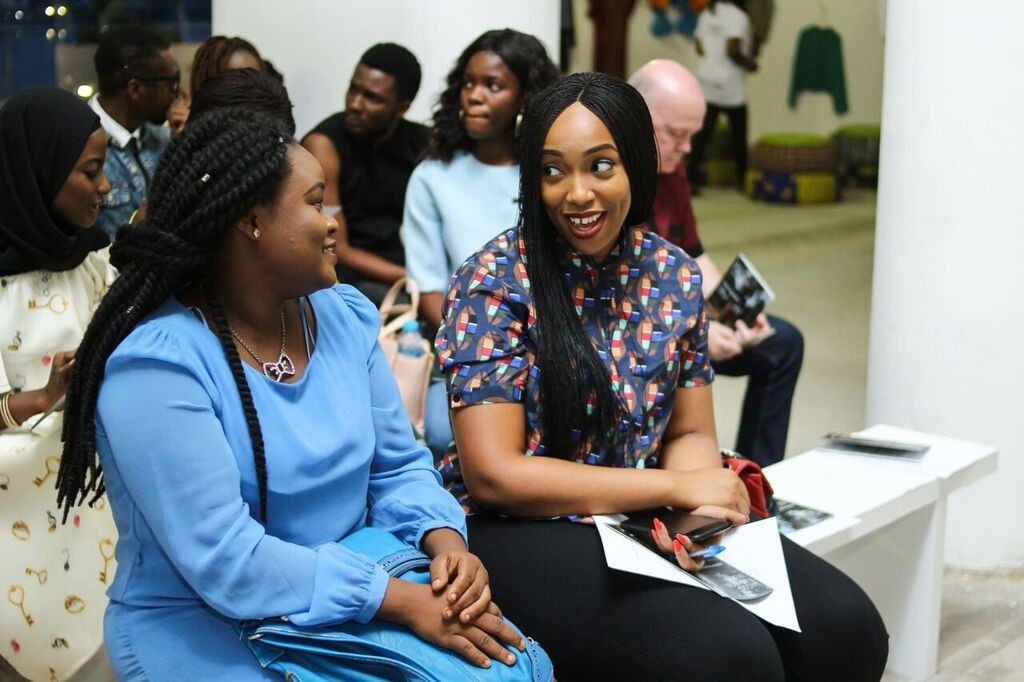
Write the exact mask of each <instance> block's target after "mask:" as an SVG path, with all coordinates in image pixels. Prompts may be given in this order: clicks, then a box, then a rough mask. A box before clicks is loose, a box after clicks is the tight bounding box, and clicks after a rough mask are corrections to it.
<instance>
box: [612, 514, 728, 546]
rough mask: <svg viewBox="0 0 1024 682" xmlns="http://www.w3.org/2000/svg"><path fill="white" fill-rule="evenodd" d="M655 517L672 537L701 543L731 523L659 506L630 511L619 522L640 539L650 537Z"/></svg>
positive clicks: (621, 526)
mask: <svg viewBox="0 0 1024 682" xmlns="http://www.w3.org/2000/svg"><path fill="white" fill-rule="evenodd" d="M655 517H657V518H658V519H659V520H660V521H661V522H662V523H664V524H665V527H666V528H667V529H668V536H669V537H670V538H674V537H675V536H676V535H677V534H678V535H685V536H686V537H688V538H690V541H691V542H697V543H701V542H704V541H705V540H709V539H711V538H712V537H714V536H716V535H718V534H719V533H722V532H725V531H727V530H729V529H730V528H732V524H731V523H729V522H728V521H725V520H723V519H715V518H712V517H710V516H700V515H699V514H691V513H690V512H688V511H683V510H679V509H669V508H667V507H659V508H657V509H645V510H643V511H637V512H630V513H629V514H627V515H626V518H625V520H624V521H622V522H621V523H620V524H619V527H620V528H622V529H623V530H624V531H626V532H627V533H630V534H631V535H633V536H634V537H637V538H640V539H650V538H651V531H652V530H653V529H654V519H655Z"/></svg>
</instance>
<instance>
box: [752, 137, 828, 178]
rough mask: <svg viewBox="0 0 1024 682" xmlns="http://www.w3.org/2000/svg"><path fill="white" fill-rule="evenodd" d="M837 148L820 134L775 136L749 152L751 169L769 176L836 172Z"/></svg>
mask: <svg viewBox="0 0 1024 682" xmlns="http://www.w3.org/2000/svg"><path fill="white" fill-rule="evenodd" d="M836 162H837V155H836V146H835V144H834V143H833V142H832V140H830V139H829V138H827V137H823V136H821V135H803V134H799V133H774V134H771V135H764V136H762V137H761V138H760V139H759V140H758V141H757V142H756V143H755V144H754V147H753V149H751V150H750V167H751V168H753V169H754V170H759V171H766V172H769V173H834V172H835V171H836Z"/></svg>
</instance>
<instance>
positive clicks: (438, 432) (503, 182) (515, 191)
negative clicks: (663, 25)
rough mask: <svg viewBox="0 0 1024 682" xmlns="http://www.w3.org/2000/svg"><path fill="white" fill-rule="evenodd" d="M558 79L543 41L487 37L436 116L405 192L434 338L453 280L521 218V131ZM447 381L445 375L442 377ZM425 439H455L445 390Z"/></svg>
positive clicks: (434, 397)
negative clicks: (525, 117) (545, 91)
mask: <svg viewBox="0 0 1024 682" xmlns="http://www.w3.org/2000/svg"><path fill="white" fill-rule="evenodd" d="M557 78H558V68H557V67H556V66H555V65H554V63H552V61H551V59H550V58H549V57H548V53H547V51H546V50H545V49H544V46H543V45H542V44H541V43H540V41H539V40H537V39H536V38H534V37H533V36H531V35H527V34H525V33H520V32H519V31H514V30H512V29H510V28H506V29H501V30H495V31H487V32H485V33H483V34H482V35H481V36H480V37H478V38H477V39H476V40H474V41H473V42H472V43H470V44H469V46H468V47H467V48H466V49H465V50H463V51H462V54H461V55H459V58H458V59H457V60H456V62H455V66H453V67H452V70H451V71H450V72H449V73H448V78H447V83H448V87H447V88H446V89H445V91H444V92H442V93H441V96H440V98H439V99H438V102H437V106H436V107H435V111H434V126H433V128H432V129H431V132H430V143H429V146H428V147H427V159H426V160H425V161H423V162H421V163H420V164H419V165H418V166H416V168H415V170H413V172H412V175H411V176H410V177H409V185H408V186H407V187H406V190H405V210H404V212H403V215H402V244H403V245H404V247H405V267H406V272H407V273H408V276H409V277H410V278H412V279H413V280H414V281H415V282H416V284H417V285H418V287H419V290H420V292H421V294H420V306H419V313H420V319H421V320H422V321H423V324H424V326H425V327H426V330H425V331H426V333H427V334H428V335H430V336H431V337H433V335H434V333H435V332H436V331H437V328H438V326H439V325H440V324H441V304H442V303H443V301H444V293H445V292H446V291H447V290H448V280H449V279H450V278H451V276H452V273H454V272H455V270H456V269H457V268H458V267H459V266H460V265H462V262H463V261H464V260H466V258H468V257H469V256H470V255H472V254H473V252H474V251H475V250H476V249H477V248H478V247H480V246H482V245H483V244H484V243H486V242H487V241H488V240H489V239H490V238H491V237H493V236H494V235H496V234H497V233H498V232H500V231H501V230H504V229H507V228H509V227H512V226H513V225H515V223H516V219H517V218H518V216H519V158H518V156H519V145H518V139H517V138H518V135H519V126H520V123H521V122H522V120H523V115H524V114H525V113H526V110H527V109H528V108H529V107H530V105H531V103H532V102H533V99H534V97H536V95H537V93H539V92H540V91H541V90H543V89H544V88H546V87H547V86H548V85H550V84H551V83H553V82H554V81H555V80H556V79H557ZM438 379H439V378H438ZM424 416H425V422H426V423H425V429H424V431H425V433H424V435H425V437H426V441H427V445H428V446H429V447H430V450H431V451H432V452H433V453H434V456H435V457H436V458H440V457H441V456H443V455H444V453H445V451H446V450H447V448H448V445H449V443H450V442H451V438H452V430H451V425H450V424H449V422H448V400H447V396H446V394H445V389H444V383H443V382H442V381H440V380H436V381H434V382H433V383H431V385H430V389H429V391H428V395H427V404H426V414H425V415H424Z"/></svg>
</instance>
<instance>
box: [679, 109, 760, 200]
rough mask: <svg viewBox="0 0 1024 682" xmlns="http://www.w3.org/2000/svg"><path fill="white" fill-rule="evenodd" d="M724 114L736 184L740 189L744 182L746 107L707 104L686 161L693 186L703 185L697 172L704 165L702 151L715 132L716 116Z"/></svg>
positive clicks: (687, 172) (703, 182) (745, 172)
mask: <svg viewBox="0 0 1024 682" xmlns="http://www.w3.org/2000/svg"><path fill="white" fill-rule="evenodd" d="M723 113H724V114H725V117H726V118H727V119H728V121H729V133H730V135H731V136H732V144H733V154H734V158H735V160H736V170H737V172H738V173H739V180H738V181H737V184H738V186H739V187H740V188H742V187H743V183H744V182H745V181H746V174H747V105H746V104H741V105H740V106H738V107H726V106H719V105H717V104H712V103H711V102H708V108H707V111H705V112H704V123H703V125H701V128H700V132H698V133H697V134H696V135H694V136H693V141H692V143H691V149H690V155H689V157H688V158H687V161H686V176H687V178H689V180H690V184H691V185H693V186H700V185H703V184H705V180H704V179H702V177H701V175H700V173H699V170H700V165H701V164H702V163H704V150H705V149H706V148H707V145H708V141H709V140H710V139H711V136H712V135H713V134H714V132H715V125H716V124H717V123H718V115H719V114H723Z"/></svg>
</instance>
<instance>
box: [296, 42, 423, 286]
mask: <svg viewBox="0 0 1024 682" xmlns="http://www.w3.org/2000/svg"><path fill="white" fill-rule="evenodd" d="M420 77H421V72H420V65H419V62H418V61H416V57H414V56H413V54H412V53H411V52H409V50H407V49H405V48H404V47H402V46H401V45H396V44H394V43H378V44H377V45H374V46H373V47H371V48H370V49H369V50H367V51H366V52H365V53H364V54H363V56H362V57H360V59H359V64H357V65H356V68H355V71H354V72H353V73H352V80H351V81H350V82H349V86H348V92H347V93H346V95H345V110H344V111H342V112H338V113H336V114H332V115H331V116H329V117H328V118H326V119H325V120H323V121H321V122H320V123H319V124H318V125H317V126H316V127H315V128H313V130H312V131H310V133H309V134H307V135H306V137H305V138H303V140H302V146H303V147H305V148H306V149H308V150H309V151H310V152H311V153H312V154H313V156H315V157H316V158H317V160H318V161H319V162H320V165H321V166H323V169H324V176H325V178H326V181H327V190H326V192H325V193H324V202H325V204H327V206H325V210H327V211H329V212H331V213H336V218H337V220H338V225H339V227H340V229H339V231H338V247H337V252H338V267H337V271H338V279H339V281H341V282H346V283H348V284H353V285H355V286H356V287H357V288H358V289H359V290H360V291H362V292H363V293H364V294H366V296H367V297H368V298H370V300H372V301H373V302H374V303H376V304H378V305H379V304H380V301H381V299H382V298H383V296H384V293H385V292H386V291H387V289H388V287H389V286H390V285H391V284H392V283H393V282H395V280H397V279H398V278H400V277H402V276H404V275H405V255H404V252H403V249H402V241H401V239H400V237H399V228H400V227H401V224H402V206H403V204H404V203H405V187H406V185H407V184H408V182H409V175H410V174H411V173H412V169H413V168H414V167H415V166H416V163H417V162H418V161H419V158H420V155H421V153H422V152H423V149H424V147H425V146H426V144H427V128H426V127H425V126H422V125H420V124H418V123H413V122H411V121H407V120H405V119H404V118H403V116H404V115H405V112H406V111H408V110H409V105H410V104H412V100H413V99H414V98H415V97H416V92H417V91H418V90H419V86H420Z"/></svg>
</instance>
